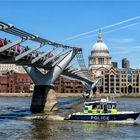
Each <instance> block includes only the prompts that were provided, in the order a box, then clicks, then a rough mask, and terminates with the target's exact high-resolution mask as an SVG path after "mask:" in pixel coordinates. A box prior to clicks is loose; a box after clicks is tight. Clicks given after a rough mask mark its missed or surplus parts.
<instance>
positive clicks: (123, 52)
mask: <svg viewBox="0 0 140 140" xmlns="http://www.w3.org/2000/svg"><path fill="white" fill-rule="evenodd" d="M128 53H129V52H128V51H116V52H111V54H113V55H114V54H119V55H121V54H128Z"/></svg>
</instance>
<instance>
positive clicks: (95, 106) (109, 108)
mask: <svg viewBox="0 0 140 140" xmlns="http://www.w3.org/2000/svg"><path fill="white" fill-rule="evenodd" d="M88 113H93V114H97V113H99V114H102V113H112V114H114V113H117V109H116V102H115V101H110V100H107V99H101V100H100V101H93V102H85V104H84V114H88Z"/></svg>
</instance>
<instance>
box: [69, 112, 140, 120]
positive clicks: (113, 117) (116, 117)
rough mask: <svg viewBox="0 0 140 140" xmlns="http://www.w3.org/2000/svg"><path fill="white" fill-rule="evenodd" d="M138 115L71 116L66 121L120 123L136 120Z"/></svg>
mask: <svg viewBox="0 0 140 140" xmlns="http://www.w3.org/2000/svg"><path fill="white" fill-rule="evenodd" d="M139 114H140V113H125V114H97V115H96V114H72V115H70V116H69V118H67V119H66V120H83V121H121V120H129V119H130V120H131V119H133V120H136V119H137V118H138V116H139Z"/></svg>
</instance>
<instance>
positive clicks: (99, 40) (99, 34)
mask: <svg viewBox="0 0 140 140" xmlns="http://www.w3.org/2000/svg"><path fill="white" fill-rule="evenodd" d="M97 42H103V41H102V34H101V30H99V33H98V40H97Z"/></svg>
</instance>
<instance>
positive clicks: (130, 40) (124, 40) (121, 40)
mask: <svg viewBox="0 0 140 140" xmlns="http://www.w3.org/2000/svg"><path fill="white" fill-rule="evenodd" d="M109 41H111V42H112V43H134V42H135V41H136V40H135V39H134V38H112V39H109Z"/></svg>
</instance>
